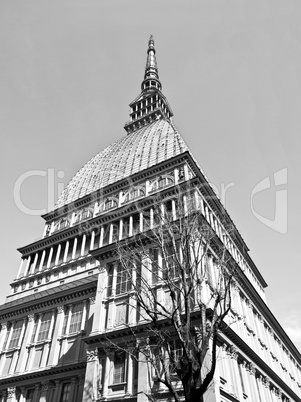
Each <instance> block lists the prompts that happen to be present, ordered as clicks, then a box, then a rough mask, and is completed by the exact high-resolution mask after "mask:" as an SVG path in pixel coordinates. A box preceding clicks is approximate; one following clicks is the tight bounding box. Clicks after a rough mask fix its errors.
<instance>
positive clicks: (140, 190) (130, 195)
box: [124, 187, 145, 202]
mask: <svg viewBox="0 0 301 402" xmlns="http://www.w3.org/2000/svg"><path fill="white" fill-rule="evenodd" d="M144 196H145V189H144V187H134V188H132V189H130V190H129V191H128V192H127V193H126V195H125V199H124V201H125V202H128V201H131V200H135V199H137V198H140V197H144Z"/></svg>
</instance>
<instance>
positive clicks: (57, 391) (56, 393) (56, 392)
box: [52, 380, 61, 402]
mask: <svg viewBox="0 0 301 402" xmlns="http://www.w3.org/2000/svg"><path fill="white" fill-rule="evenodd" d="M60 385H61V382H60V381H59V380H57V381H55V389H54V394H53V398H52V402H58V401H59V400H60Z"/></svg>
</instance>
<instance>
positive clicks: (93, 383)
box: [83, 348, 99, 402]
mask: <svg viewBox="0 0 301 402" xmlns="http://www.w3.org/2000/svg"><path fill="white" fill-rule="evenodd" d="M98 364H99V358H98V349H97V348H96V349H90V350H87V367H86V376H85V386H84V395H83V402H91V401H93V400H97V399H98V387H97V372H98Z"/></svg>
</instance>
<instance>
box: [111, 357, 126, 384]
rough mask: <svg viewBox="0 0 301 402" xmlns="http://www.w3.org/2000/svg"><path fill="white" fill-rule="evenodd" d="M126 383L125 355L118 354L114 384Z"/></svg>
mask: <svg viewBox="0 0 301 402" xmlns="http://www.w3.org/2000/svg"><path fill="white" fill-rule="evenodd" d="M124 381H125V353H124V352H116V353H115V355H114V372H113V384H120V383H122V382H124Z"/></svg>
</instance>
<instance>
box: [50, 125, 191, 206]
mask: <svg viewBox="0 0 301 402" xmlns="http://www.w3.org/2000/svg"><path fill="white" fill-rule="evenodd" d="M185 151H188V146H187V145H186V143H185V142H184V140H183V139H182V137H181V135H180V134H179V133H178V131H177V130H176V128H175V127H174V125H173V124H171V123H170V122H169V121H168V120H166V119H159V120H156V121H154V122H152V123H150V124H149V125H147V126H144V127H142V128H140V129H138V130H136V131H134V132H132V133H131V134H128V135H126V136H125V137H123V138H121V139H119V140H117V141H115V142H114V143H113V144H111V145H109V146H108V147H106V148H105V149H104V150H102V151H100V152H99V153H98V154H97V155H96V156H94V157H93V158H92V159H91V160H90V161H89V162H87V163H86V164H85V165H84V166H83V167H82V168H81V169H80V170H79V171H78V172H77V173H76V175H75V176H74V177H73V178H72V179H71V181H70V182H69V184H68V186H67V187H66V188H65V189H64V191H63V192H62V194H61V195H60V197H59V199H58V202H57V204H56V206H55V207H56V208H60V207H62V206H64V205H67V204H69V203H70V202H74V201H76V200H78V199H79V198H82V197H84V196H86V195H88V194H91V193H93V192H94V191H96V190H99V189H102V188H104V187H106V186H108V185H109V184H112V183H115V182H117V181H119V180H122V179H125V178H126V177H129V176H131V175H133V174H135V173H138V172H141V171H143V170H144V169H147V168H149V167H151V166H154V165H156V164H158V163H161V162H164V161H166V160H168V159H170V158H173V157H174V156H177V155H180V154H181V153H183V152H185Z"/></svg>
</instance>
